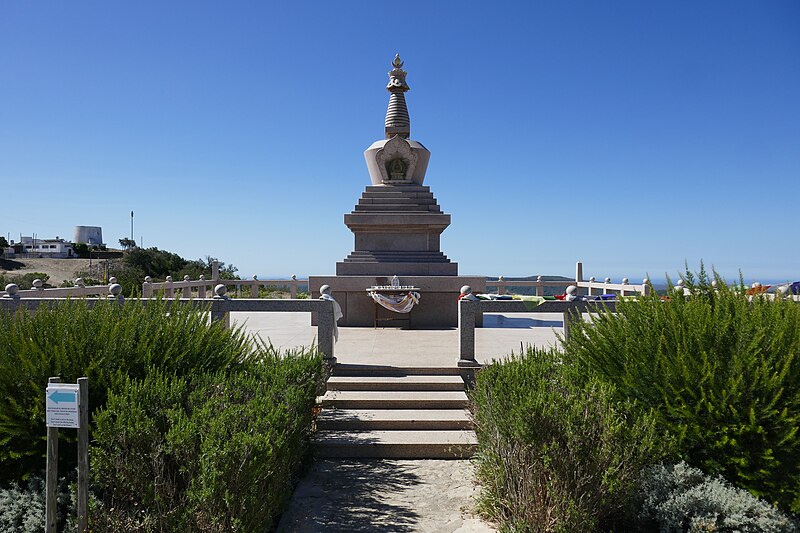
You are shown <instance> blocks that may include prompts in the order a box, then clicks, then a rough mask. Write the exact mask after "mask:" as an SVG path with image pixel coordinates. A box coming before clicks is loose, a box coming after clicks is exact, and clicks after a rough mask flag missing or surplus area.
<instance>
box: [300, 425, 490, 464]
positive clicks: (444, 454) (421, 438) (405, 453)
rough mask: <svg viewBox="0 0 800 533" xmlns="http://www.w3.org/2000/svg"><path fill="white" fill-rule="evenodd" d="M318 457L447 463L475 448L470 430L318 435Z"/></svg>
mask: <svg viewBox="0 0 800 533" xmlns="http://www.w3.org/2000/svg"><path fill="white" fill-rule="evenodd" d="M314 445H315V449H316V453H317V455H318V456H320V457H382V458H405V459H411V458H425V459H448V458H452V459H455V458H467V457H471V456H472V454H473V453H474V452H475V450H476V449H477V446H478V439H477V438H476V437H475V432H473V431H470V430H431V431H405V430H398V431H385V430H371V431H362V432H352V431H337V430H332V431H319V432H318V433H317V434H316V436H315V437H314Z"/></svg>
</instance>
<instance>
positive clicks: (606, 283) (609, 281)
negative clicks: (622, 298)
mask: <svg viewBox="0 0 800 533" xmlns="http://www.w3.org/2000/svg"><path fill="white" fill-rule="evenodd" d="M603 283H605V286H604V287H603V294H611V292H610V291H609V288H608V285H609V284H610V283H611V278H609V277H608V276H606V279H604V280H603Z"/></svg>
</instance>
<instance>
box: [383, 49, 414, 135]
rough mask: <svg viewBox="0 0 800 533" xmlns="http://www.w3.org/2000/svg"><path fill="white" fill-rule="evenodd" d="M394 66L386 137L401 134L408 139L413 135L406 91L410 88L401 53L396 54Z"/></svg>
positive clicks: (391, 75)
mask: <svg viewBox="0 0 800 533" xmlns="http://www.w3.org/2000/svg"><path fill="white" fill-rule="evenodd" d="M392 66H393V67H394V68H393V69H392V70H391V72H389V84H388V85H387V86H386V90H387V91H389V92H390V93H391V96H390V97H389V108H388V109H387V110H386V138H387V139H391V138H392V137H394V136H395V135H399V136H400V137H402V138H403V139H408V137H409V135H411V120H410V119H409V118H408V107H407V106H406V96H405V94H404V93H405V92H406V91H407V90H409V86H408V84H407V83H406V74H408V73H407V72H406V71H405V70H403V68H402V67H403V60H402V59H400V55H399V54H395V56H394V61H392Z"/></svg>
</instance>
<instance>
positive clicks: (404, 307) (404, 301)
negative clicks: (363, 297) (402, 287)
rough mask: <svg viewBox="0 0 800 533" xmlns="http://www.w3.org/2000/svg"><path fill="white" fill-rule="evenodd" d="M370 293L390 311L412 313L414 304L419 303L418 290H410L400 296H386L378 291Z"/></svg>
mask: <svg viewBox="0 0 800 533" xmlns="http://www.w3.org/2000/svg"><path fill="white" fill-rule="evenodd" d="M369 295H370V296H371V297H372V299H373V300H375V302H376V303H377V304H379V305H381V306H383V307H385V308H386V309H388V310H389V311H394V312H395V313H410V312H411V309H412V308H413V307H414V305H416V304H418V303H419V299H420V295H419V293H418V292H414V291H409V292H408V293H407V294H404V295H398V296H386V295H384V294H379V293H377V292H370V293H369Z"/></svg>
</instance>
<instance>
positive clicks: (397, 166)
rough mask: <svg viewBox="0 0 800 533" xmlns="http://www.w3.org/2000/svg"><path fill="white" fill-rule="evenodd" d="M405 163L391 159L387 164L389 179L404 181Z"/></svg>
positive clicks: (398, 159)
mask: <svg viewBox="0 0 800 533" xmlns="http://www.w3.org/2000/svg"><path fill="white" fill-rule="evenodd" d="M406 168H407V165H406V162H405V161H403V160H402V159H400V158H399V157H398V158H397V159H392V160H391V161H390V162H389V177H390V178H391V180H392V181H402V180H404V179H406Z"/></svg>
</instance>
